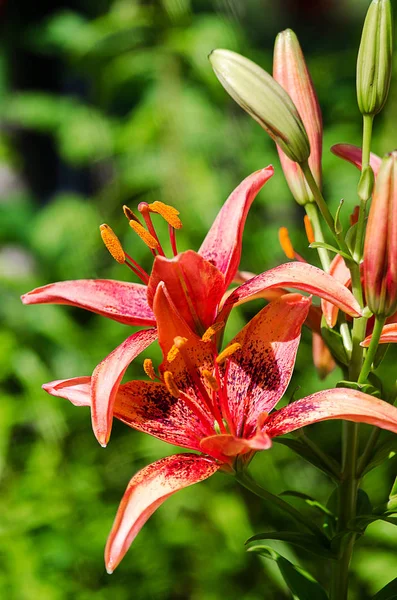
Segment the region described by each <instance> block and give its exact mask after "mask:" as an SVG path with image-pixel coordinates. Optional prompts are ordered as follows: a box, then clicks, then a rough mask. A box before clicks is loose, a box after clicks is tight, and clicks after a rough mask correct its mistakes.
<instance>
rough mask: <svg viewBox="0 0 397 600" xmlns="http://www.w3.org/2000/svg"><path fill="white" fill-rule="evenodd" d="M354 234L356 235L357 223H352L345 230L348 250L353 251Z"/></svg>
mask: <svg viewBox="0 0 397 600" xmlns="http://www.w3.org/2000/svg"><path fill="white" fill-rule="evenodd" d="M356 235H357V223H354V225H352V226H351V227H350V228H349V229H348V230H347V232H346V237H345V242H346V244H347V247H348V248H349V250H350V252H351V253H352V254H353V253H354V246H355V243H356Z"/></svg>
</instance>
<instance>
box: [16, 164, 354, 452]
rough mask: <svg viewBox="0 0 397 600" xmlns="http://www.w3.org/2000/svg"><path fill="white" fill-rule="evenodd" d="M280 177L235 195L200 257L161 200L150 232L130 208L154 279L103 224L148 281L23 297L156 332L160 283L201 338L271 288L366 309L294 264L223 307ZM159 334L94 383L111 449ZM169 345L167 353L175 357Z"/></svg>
mask: <svg viewBox="0 0 397 600" xmlns="http://www.w3.org/2000/svg"><path fill="white" fill-rule="evenodd" d="M272 175H273V167H271V166H270V167H267V168H265V169H262V170H260V171H256V172H255V173H253V174H252V175H250V176H249V177H247V178H246V179H245V180H244V181H243V182H242V183H241V184H240V185H239V186H238V187H237V188H236V190H235V191H234V192H233V193H232V194H231V196H229V198H228V200H227V201H226V203H225V204H224V206H223V207H222V209H221V210H220V212H219V213H218V216H217V217H216V219H215V221H214V223H213V225H212V227H211V228H210V230H209V232H208V234H207V236H206V238H205V239H204V241H203V243H202V245H201V247H200V249H199V251H198V252H194V251H193V250H187V251H185V252H182V253H179V254H178V253H177V248H176V240H175V229H177V228H179V227H180V226H181V223H180V220H179V217H178V216H177V215H178V211H176V209H174V208H173V207H169V206H167V205H164V204H163V203H161V202H155V203H154V204H147V203H141V204H140V205H139V207H138V208H139V211H140V213H141V215H142V217H143V219H144V221H145V224H146V225H147V229H145V228H144V227H143V225H142V224H141V222H140V221H139V219H138V218H137V217H136V216H135V215H134V214H133V213H132V211H131V210H130V209H128V208H127V207H125V213H126V216H127V218H128V219H129V223H130V226H131V227H132V228H133V230H134V231H135V232H136V233H137V234H138V235H139V236H140V237H141V238H142V240H143V241H144V242H145V243H146V244H147V245H148V246H149V248H150V249H151V251H152V253H153V255H154V256H155V258H154V263H153V269H152V272H151V274H150V276H149V275H148V274H147V273H146V272H145V271H144V270H143V269H142V267H140V265H139V264H137V263H136V261H134V259H133V258H132V257H131V256H129V255H127V254H126V252H125V251H124V249H123V248H122V246H121V243H120V242H119V240H118V238H117V236H116V235H115V234H114V232H113V231H112V230H111V229H110V227H109V226H107V225H104V226H102V227H101V234H102V237H103V240H104V242H105V245H106V246H107V248H108V250H109V252H110V253H111V254H112V256H113V257H114V258H115V259H116V260H117V261H118V262H120V263H123V264H127V266H129V267H130V268H131V270H132V271H134V273H135V274H136V275H138V276H140V277H141V280H142V282H143V283H144V285H143V284H137V283H129V282H119V281H112V280H104V279H99V280H98V279H85V280H78V281H62V282H58V283H52V284H49V285H46V286H44V287H40V288H37V289H35V290H32V291H31V292H28V293H27V294H25V295H24V296H22V302H23V303H24V304H67V305H71V306H77V307H80V308H84V309H86V310H90V311H92V312H95V313H98V314H101V315H103V316H106V317H108V318H111V319H114V320H116V321H118V322H121V323H125V324H127V325H145V326H152V327H155V326H156V324H157V321H158V318H159V316H158V315H155V312H154V310H153V302H154V297H155V293H156V290H157V287H158V285H159V284H160V282H164V283H165V284H166V287H167V290H168V294H169V295H170V297H171V298H172V302H173V304H174V306H175V308H176V310H177V311H178V312H179V314H180V315H181V317H182V318H183V319H184V320H185V321H186V323H187V325H188V326H189V327H190V328H191V330H192V331H193V332H194V335H196V336H198V338H199V337H201V336H202V335H203V333H204V332H205V331H206V330H207V329H208V328H209V327H210V326H211V325H212V324H214V323H217V322H219V321H220V322H225V321H226V319H227V317H228V315H229V313H230V311H231V309H232V308H233V306H234V305H235V304H238V303H241V302H247V301H248V300H251V299H253V298H254V297H256V295H257V294H258V293H260V292H263V291H264V290H267V289H270V288H273V287H280V286H287V287H293V288H297V289H300V290H303V291H306V292H308V293H310V294H315V295H317V296H319V297H322V298H325V299H326V300H329V301H330V302H333V303H335V304H336V305H337V306H338V307H339V308H341V309H342V310H344V311H345V312H347V313H348V314H350V315H351V316H359V315H360V314H361V312H360V306H359V304H358V303H357V301H356V300H355V298H354V296H353V295H352V294H351V292H350V291H349V290H348V289H346V288H345V287H344V286H342V285H340V284H339V283H338V282H336V281H335V280H334V279H333V278H332V277H330V276H329V275H327V274H326V273H324V272H323V271H321V270H320V269H317V268H316V267H313V266H311V265H306V264H296V265H295V264H294V263H288V264H286V265H280V266H279V267H276V268H275V269H271V270H270V271H267V272H265V273H262V274H261V275H259V276H257V277H255V278H254V279H253V280H252V284H251V286H250V287H248V286H249V283H250V282H248V283H246V284H244V285H242V286H241V287H240V288H237V290H234V292H233V294H232V295H231V296H229V297H228V298H227V299H226V300H225V301H224V303H222V301H223V299H224V296H225V293H226V290H227V288H228V286H229V284H230V283H231V282H232V281H233V279H234V277H235V275H236V273H237V269H238V266H239V262H240V257H241V246H242V236H243V229H244V224H245V221H246V218H247V214H248V211H249V208H250V206H251V204H252V202H253V200H254V198H255V196H256V195H257V193H258V192H259V190H260V189H261V188H262V186H263V185H264V184H265V183H266V181H268V179H269V178H270V177H271V176H272ZM151 213H158V214H160V215H161V216H163V217H164V218H165V219H166V220H167V222H168V224H169V226H170V242H171V247H172V249H173V253H174V256H173V257H172V258H167V257H166V256H165V253H164V251H163V248H162V246H161V244H160V241H159V238H158V236H157V233H156V230H155V228H154V226H153V223H152V220H151V217H150V215H151ZM156 336H157V333H156V330H155V329H151V330H149V331H144V332H138V333H136V334H133V335H132V336H130V337H129V338H127V340H125V341H124V342H123V343H122V344H121V345H120V346H118V347H117V348H116V349H115V350H114V351H113V352H112V353H111V354H110V355H109V356H107V357H106V358H105V359H103V361H102V362H101V363H100V364H99V365H98V366H97V367H96V369H95V370H94V373H93V381H92V386H91V396H92V404H91V411H92V426H93V430H94V433H95V436H96V438H97V439H98V441H99V443H100V444H101V445H102V446H106V444H107V442H108V440H109V437H110V432H111V427H112V417H113V411H112V409H113V404H114V401H115V398H116V394H117V389H118V386H119V385H120V382H121V380H122V378H123V376H124V373H125V371H126V369H127V367H128V365H129V364H130V363H131V361H132V360H133V359H134V358H135V357H136V356H137V355H138V354H139V353H141V352H142V351H143V350H144V349H145V348H146V347H147V346H148V345H149V344H150V343H152V342H153V341H154V340H155V339H156ZM168 350H169V348H165V347H164V348H163V351H164V352H165V353H166V352H168Z"/></svg>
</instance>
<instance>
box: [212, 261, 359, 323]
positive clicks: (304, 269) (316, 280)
mask: <svg viewBox="0 0 397 600" xmlns="http://www.w3.org/2000/svg"><path fill="white" fill-rule="evenodd" d="M280 286H283V287H284V286H285V287H292V288H296V289H299V290H303V291H305V292H309V294H314V295H315V296H320V298H325V299H326V300H329V301H330V302H332V303H333V304H336V306H338V307H339V308H340V309H342V310H343V311H344V312H346V313H347V314H349V315H351V316H352V317H359V316H360V315H361V309H360V305H359V304H358V302H357V300H356V299H355V298H354V296H353V294H352V293H351V292H350V291H349V290H348V289H347V288H346V287H345V286H344V285H342V284H341V283H339V281H337V280H336V279H335V278H334V277H332V276H331V275H328V273H325V272H324V271H322V270H321V269H318V268H317V267H313V266H312V265H309V264H305V263H300V262H291V263H286V264H284V265H280V266H278V267H275V268H274V269H270V271H265V272H264V273H261V274H260V275H257V276H256V277H254V278H253V279H251V280H250V281H247V283H244V284H243V285H241V286H240V287H238V288H237V289H236V290H235V291H234V292H233V294H232V295H231V296H230V297H229V298H228V299H227V300H226V302H225V306H224V309H223V310H224V312H225V313H227V312H228V311H230V308H231V307H232V306H233V305H234V304H236V303H237V302H240V301H241V300H243V299H245V298H250V297H253V296H254V295H255V294H258V292H261V291H262V290H265V289H267V288H271V287H280ZM329 325H331V324H330V323H329Z"/></svg>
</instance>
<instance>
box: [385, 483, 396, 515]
mask: <svg viewBox="0 0 397 600" xmlns="http://www.w3.org/2000/svg"><path fill="white" fill-rule="evenodd" d="M387 510H396V511H397V477H396V478H395V480H394V483H393V487H392V489H391V491H390V494H389V502H388V503H387Z"/></svg>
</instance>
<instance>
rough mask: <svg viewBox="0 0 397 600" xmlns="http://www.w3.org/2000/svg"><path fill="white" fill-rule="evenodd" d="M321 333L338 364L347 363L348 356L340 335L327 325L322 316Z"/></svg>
mask: <svg viewBox="0 0 397 600" xmlns="http://www.w3.org/2000/svg"><path fill="white" fill-rule="evenodd" d="M321 335H322V338H323V340H324V341H325V343H326V344H327V346H328V348H329V349H330V351H331V353H332V356H333V357H334V358H335V360H336V361H337V362H338V363H339V364H342V365H346V366H347V365H349V357H348V356H347V353H346V349H345V346H344V344H343V338H342V336H341V335H340V333H338V332H337V331H335V329H331V328H330V327H328V325H327V323H326V322H325V319H324V317H323V318H322V319H321Z"/></svg>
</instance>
